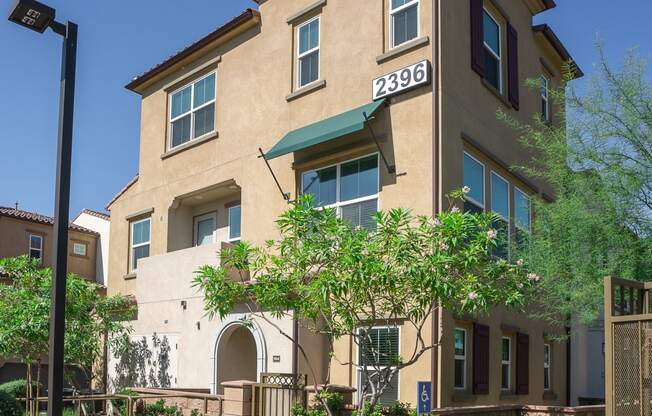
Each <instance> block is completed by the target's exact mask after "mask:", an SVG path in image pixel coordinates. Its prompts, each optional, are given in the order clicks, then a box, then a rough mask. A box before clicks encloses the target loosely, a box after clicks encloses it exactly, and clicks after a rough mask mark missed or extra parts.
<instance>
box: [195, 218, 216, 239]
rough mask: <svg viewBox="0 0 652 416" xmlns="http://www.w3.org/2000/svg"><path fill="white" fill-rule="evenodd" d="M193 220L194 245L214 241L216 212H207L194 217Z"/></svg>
mask: <svg viewBox="0 0 652 416" xmlns="http://www.w3.org/2000/svg"><path fill="white" fill-rule="evenodd" d="M193 222H194V232H193V234H194V236H195V241H194V246H195V247H198V246H205V245H209V244H214V243H215V232H216V227H217V213H216V212H209V213H207V214H203V215H199V216H197V217H195V220H194V221H193Z"/></svg>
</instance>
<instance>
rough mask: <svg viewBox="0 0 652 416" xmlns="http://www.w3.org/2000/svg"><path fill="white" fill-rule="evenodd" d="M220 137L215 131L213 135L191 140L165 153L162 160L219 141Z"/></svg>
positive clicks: (209, 134)
mask: <svg viewBox="0 0 652 416" xmlns="http://www.w3.org/2000/svg"><path fill="white" fill-rule="evenodd" d="M218 136H219V135H218V134H217V132H216V131H214V132H212V133H208V134H205V135H203V136H201V137H199V138H198V139H194V140H191V141H189V142H187V143H184V144H182V145H180V146H177V147H175V148H174V149H171V150H168V151H167V152H165V153H163V154H162V155H161V160H164V159H167V158H168V157H171V156H174V155H176V154H177V153H181V152H183V151H184V150H188V149H192V148H193V147H195V146H199V145H200V144H202V143H206V142H209V141H211V140H213V139H217V138H218Z"/></svg>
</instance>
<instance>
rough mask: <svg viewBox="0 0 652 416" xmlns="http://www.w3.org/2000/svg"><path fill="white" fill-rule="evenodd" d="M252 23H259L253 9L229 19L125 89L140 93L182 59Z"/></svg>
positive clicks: (135, 79)
mask: <svg viewBox="0 0 652 416" xmlns="http://www.w3.org/2000/svg"><path fill="white" fill-rule="evenodd" d="M252 21H254V22H255V23H256V24H257V23H259V22H260V13H259V12H258V11H257V10H254V9H246V10H245V11H244V12H242V13H241V14H240V15H238V16H236V17H235V18H233V19H231V20H230V21H228V22H227V23H225V24H224V25H222V26H220V27H219V28H217V29H215V30H214V31H212V32H211V33H209V34H208V35H206V36H204V37H203V38H201V39H199V40H198V41H196V42H195V43H193V44H192V45H190V46H188V47H187V48H185V49H183V50H181V51H180V52H178V53H176V54H174V55H172V56H171V57H169V58H168V59H166V60H164V61H163V62H161V63H159V64H157V65H155V66H154V67H153V68H151V69H149V70H148V71H146V72H145V73H143V74H142V75H139V76H137V77H135V78H134V79H133V80H132V81H131V82H129V83H128V84H127V85H125V88H126V89H128V90H130V91H133V92H136V93H141V92H142V91H143V89H144V87H145V86H147V85H150V84H151V81H152V80H154V79H156V78H158V77H160V76H161V75H163V74H165V73H166V72H167V71H168V70H170V69H171V68H173V67H174V66H175V65H176V64H178V63H179V62H181V61H183V60H184V59H187V58H188V57H190V56H192V55H193V54H194V53H196V52H197V51H199V50H201V49H202V48H204V47H206V46H208V45H210V44H211V43H213V42H215V41H216V40H218V39H220V38H223V37H224V36H226V35H228V34H230V33H231V32H233V31H235V30H237V29H239V28H241V27H242V26H243V25H246V24H247V23H250V22H252Z"/></svg>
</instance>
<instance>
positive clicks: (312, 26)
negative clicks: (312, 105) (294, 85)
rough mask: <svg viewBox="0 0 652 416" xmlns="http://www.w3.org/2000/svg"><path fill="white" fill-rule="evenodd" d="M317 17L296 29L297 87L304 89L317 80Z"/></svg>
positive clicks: (318, 21)
mask: <svg viewBox="0 0 652 416" xmlns="http://www.w3.org/2000/svg"><path fill="white" fill-rule="evenodd" d="M320 23H321V19H320V17H319V16H317V17H315V18H314V19H311V20H309V21H307V22H305V23H303V24H302V25H300V26H299V27H298V28H297V35H298V36H297V38H298V41H297V43H298V53H297V58H298V63H297V70H298V87H299V88H301V87H305V86H306V85H308V84H311V83H313V82H315V81H317V80H318V79H319V37H320V36H319V30H320Z"/></svg>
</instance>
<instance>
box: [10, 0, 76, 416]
mask: <svg viewBox="0 0 652 416" xmlns="http://www.w3.org/2000/svg"><path fill="white" fill-rule="evenodd" d="M55 15H56V10H54V9H53V8H52V7H49V6H47V5H45V4H43V3H40V2H38V1H37V0H16V3H15V4H14V6H13V7H12V9H11V12H10V14H9V20H10V21H12V22H14V23H16V24H18V25H20V26H23V27H26V28H28V29H30V30H33V31H35V32H39V33H43V32H45V30H47V28H48V27H49V28H51V29H52V30H53V31H54V32H55V33H57V34H59V35H61V36H63V54H62V56H61V95H60V97H59V134H58V140H57V171H56V189H55V194H54V195H55V202H54V244H53V257H54V262H53V265H52V270H53V276H52V304H51V308H50V340H49V342H50V345H49V347H50V351H49V356H48V415H49V416H62V414H63V382H64V340H65V329H66V328H65V326H66V317H65V314H66V275H67V273H68V227H69V225H68V220H69V218H70V166H71V161H72V127H73V112H74V105H75V67H76V63H77V25H76V24H75V23H72V22H67V23H66V24H63V23H59V22H57V21H56V20H54V19H55Z"/></svg>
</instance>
